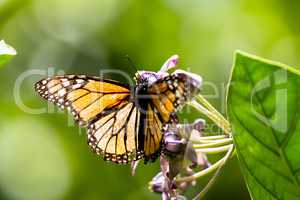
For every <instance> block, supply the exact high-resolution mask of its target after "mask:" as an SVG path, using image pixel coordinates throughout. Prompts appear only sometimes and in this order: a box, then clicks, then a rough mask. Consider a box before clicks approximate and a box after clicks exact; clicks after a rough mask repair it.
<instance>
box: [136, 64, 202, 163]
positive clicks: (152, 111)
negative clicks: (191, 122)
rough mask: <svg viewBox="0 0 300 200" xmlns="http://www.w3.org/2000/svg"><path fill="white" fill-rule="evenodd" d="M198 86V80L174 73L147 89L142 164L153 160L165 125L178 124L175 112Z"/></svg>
mask: <svg viewBox="0 0 300 200" xmlns="http://www.w3.org/2000/svg"><path fill="white" fill-rule="evenodd" d="M200 84H201V77H198V76H196V77H195V75H194V74H191V73H188V72H185V71H181V70H177V71H175V72H174V73H173V74H171V75H169V76H166V77H164V78H162V79H159V80H157V81H156V82H154V83H153V84H151V85H150V86H149V87H148V89H147V94H148V95H149V103H148V106H147V111H146V116H147V117H146V125H145V126H144V127H143V128H144V133H145V136H144V141H143V143H144V146H143V148H144V153H145V160H152V161H153V160H155V159H156V157H157V154H158V153H159V152H160V148H161V145H160V144H161V138H162V132H163V130H162V129H163V128H164V125H166V124H169V123H175V122H177V121H178V119H177V115H176V114H175V112H176V111H177V110H178V109H180V108H181V106H182V105H184V103H185V102H186V101H188V100H189V99H190V98H191V97H193V96H194V95H195V94H196V93H198V92H199V88H200ZM141 107H143V106H141Z"/></svg>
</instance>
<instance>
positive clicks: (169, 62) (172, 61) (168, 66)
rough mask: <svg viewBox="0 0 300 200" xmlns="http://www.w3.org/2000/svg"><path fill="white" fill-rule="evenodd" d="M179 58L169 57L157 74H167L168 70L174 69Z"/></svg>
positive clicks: (175, 56)
mask: <svg viewBox="0 0 300 200" xmlns="http://www.w3.org/2000/svg"><path fill="white" fill-rule="evenodd" d="M178 59H179V56H178V55H173V56H171V57H170V58H169V59H168V60H167V61H166V62H165V63H164V64H163V66H162V67H161V68H160V70H159V72H167V71H168V70H169V69H172V68H174V67H176V65H177V63H178Z"/></svg>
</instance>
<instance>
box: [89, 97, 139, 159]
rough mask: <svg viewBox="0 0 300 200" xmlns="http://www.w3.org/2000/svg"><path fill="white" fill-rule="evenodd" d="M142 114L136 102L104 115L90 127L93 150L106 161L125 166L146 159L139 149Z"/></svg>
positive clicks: (90, 141)
mask: <svg viewBox="0 0 300 200" xmlns="http://www.w3.org/2000/svg"><path fill="white" fill-rule="evenodd" d="M141 117H142V116H141V113H140V111H139V109H138V108H137V107H136V106H135V104H134V102H129V103H128V104H126V105H125V106H123V107H122V108H120V109H115V110H114V111H112V112H108V113H104V114H102V115H99V116H98V117H97V118H95V119H94V120H93V121H91V123H90V124H89V126H88V141H89V145H90V146H91V148H92V149H93V150H94V152H96V153H97V154H98V155H102V156H104V160H108V161H112V162H115V163H120V164H125V163H128V162H131V161H133V160H138V159H141V158H143V157H144V152H143V151H142V150H140V149H139V140H140V138H139V137H140V135H139V134H138V133H139V130H140V120H141Z"/></svg>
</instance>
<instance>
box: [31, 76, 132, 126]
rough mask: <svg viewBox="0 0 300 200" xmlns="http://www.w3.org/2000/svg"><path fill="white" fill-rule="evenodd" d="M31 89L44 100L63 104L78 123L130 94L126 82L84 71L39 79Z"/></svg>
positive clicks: (116, 105)
mask: <svg viewBox="0 0 300 200" xmlns="http://www.w3.org/2000/svg"><path fill="white" fill-rule="evenodd" d="M35 89H36V91H37V92H38V93H39V94H40V96H42V97H43V98H45V99H46V100H48V101H50V102H53V103H55V104H56V105H58V106H60V107H61V108H67V109H68V110H69V111H70V112H71V113H72V114H73V116H74V117H75V120H76V122H78V123H79V125H82V126H85V125H87V124H88V123H89V122H90V121H92V120H93V119H94V118H95V117H97V115H101V114H102V113H103V112H108V111H109V110H111V109H120V108H122V107H123V106H125V105H126V104H128V102H129V101H128V98H129V96H130V90H129V88H128V86H126V85H123V84H121V83H119V82H116V81H112V80H107V79H104V80H102V79H100V78H97V77H87V76H84V75H79V76H75V75H65V76H55V77H52V78H47V79H42V80H40V81H39V82H37V83H36V84H35Z"/></svg>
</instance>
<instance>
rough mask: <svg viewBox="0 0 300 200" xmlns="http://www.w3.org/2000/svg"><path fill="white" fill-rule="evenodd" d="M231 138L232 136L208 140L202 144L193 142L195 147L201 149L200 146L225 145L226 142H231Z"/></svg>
mask: <svg viewBox="0 0 300 200" xmlns="http://www.w3.org/2000/svg"><path fill="white" fill-rule="evenodd" d="M232 142H233V140H232V138H226V139H221V140H212V141H211V140H208V142H207V143H204V144H194V148H195V149H201V148H207V147H218V146H221V145H225V144H228V143H232Z"/></svg>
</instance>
